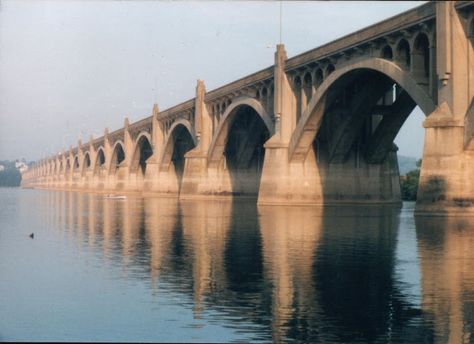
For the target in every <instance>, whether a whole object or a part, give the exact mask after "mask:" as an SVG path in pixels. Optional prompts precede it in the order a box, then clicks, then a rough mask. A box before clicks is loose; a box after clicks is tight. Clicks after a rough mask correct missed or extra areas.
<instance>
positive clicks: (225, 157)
mask: <svg viewBox="0 0 474 344" xmlns="http://www.w3.org/2000/svg"><path fill="white" fill-rule="evenodd" d="M273 132H274V128H273V123H272V120H271V118H270V116H269V115H268V113H267V112H266V111H265V109H264V108H263V106H262V105H261V103H260V102H258V101H257V100H255V99H251V98H241V99H238V100H237V101H235V102H233V103H231V105H230V106H229V107H228V109H227V110H226V112H225V113H224V115H223V117H222V120H221V122H220V124H219V126H218V128H217V130H216V134H215V135H214V138H213V140H212V142H211V146H210V148H209V152H208V161H209V165H210V166H213V167H214V168H222V169H223V170H228V173H229V176H230V182H231V184H232V195H234V196H253V197H256V196H257V195H258V190H259V187H260V178H261V175H262V170H263V161H264V157H265V149H264V146H263V145H264V143H265V142H266V141H267V140H268V139H269V138H270V137H271V135H272V134H273Z"/></svg>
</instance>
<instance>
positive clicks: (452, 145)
mask: <svg viewBox="0 0 474 344" xmlns="http://www.w3.org/2000/svg"><path fill="white" fill-rule="evenodd" d="M436 33H437V34H436V46H437V55H436V71H437V76H438V80H437V84H438V85H437V98H438V99H437V102H438V107H437V108H436V110H435V111H434V112H433V113H432V114H430V115H429V116H428V117H427V119H426V120H425V122H424V124H423V125H424V127H425V129H426V132H425V146H424V152H423V162H422V166H421V174H420V184H419V188H418V197H417V205H416V213H417V214H433V215H443V214H447V215H456V214H466V213H472V214H474V181H473V171H474V149H473V144H472V142H473V141H472V138H473V132H474V130H473V123H474V110H473V102H472V99H473V96H474V90H473V89H471V88H469V84H470V83H472V80H471V77H470V75H472V71H473V70H474V66H473V63H472V61H469V59H467V58H466V54H467V55H469V54H470V53H472V51H473V47H472V44H471V42H470V40H469V37H468V35H467V34H466V32H465V30H464V28H463V25H462V20H461V18H460V17H459V14H458V13H457V11H456V9H455V7H454V2H438V3H436Z"/></svg>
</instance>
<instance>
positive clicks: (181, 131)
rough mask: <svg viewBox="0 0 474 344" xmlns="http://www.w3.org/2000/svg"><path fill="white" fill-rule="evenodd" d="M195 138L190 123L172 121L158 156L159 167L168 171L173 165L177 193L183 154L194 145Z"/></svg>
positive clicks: (181, 173) (181, 120)
mask: <svg viewBox="0 0 474 344" xmlns="http://www.w3.org/2000/svg"><path fill="white" fill-rule="evenodd" d="M196 145H197V139H196V135H195V134H194V131H193V127H192V125H191V123H190V122H189V121H187V120H184V119H180V120H177V121H175V122H174V123H173V125H172V126H171V128H170V129H169V132H168V135H167V138H166V141H165V144H164V149H163V153H162V155H161V157H160V169H161V170H165V171H169V169H170V167H171V165H173V168H174V173H175V175H176V179H177V183H178V194H179V193H180V192H181V186H182V181H183V174H184V166H185V162H186V159H185V154H186V153H187V152H189V151H190V150H191V149H193V148H194V147H196Z"/></svg>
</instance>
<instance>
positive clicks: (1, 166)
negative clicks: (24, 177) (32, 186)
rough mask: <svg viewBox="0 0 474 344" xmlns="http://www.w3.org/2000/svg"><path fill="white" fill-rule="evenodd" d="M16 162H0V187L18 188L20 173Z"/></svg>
mask: <svg viewBox="0 0 474 344" xmlns="http://www.w3.org/2000/svg"><path fill="white" fill-rule="evenodd" d="M16 163H17V162H16V161H10V160H4V161H0V187H1V186H20V183H21V173H20V171H19V170H18V168H17V167H16V165H15V164H16Z"/></svg>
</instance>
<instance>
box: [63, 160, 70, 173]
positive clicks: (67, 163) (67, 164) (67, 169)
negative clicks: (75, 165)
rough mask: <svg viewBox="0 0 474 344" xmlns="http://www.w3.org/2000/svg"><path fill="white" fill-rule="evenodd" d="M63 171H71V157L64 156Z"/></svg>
mask: <svg viewBox="0 0 474 344" xmlns="http://www.w3.org/2000/svg"><path fill="white" fill-rule="evenodd" d="M64 172H65V173H69V172H71V159H70V158H66V169H65V170H64Z"/></svg>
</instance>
